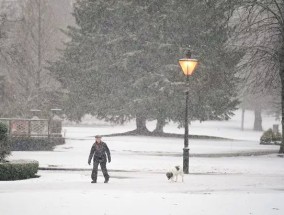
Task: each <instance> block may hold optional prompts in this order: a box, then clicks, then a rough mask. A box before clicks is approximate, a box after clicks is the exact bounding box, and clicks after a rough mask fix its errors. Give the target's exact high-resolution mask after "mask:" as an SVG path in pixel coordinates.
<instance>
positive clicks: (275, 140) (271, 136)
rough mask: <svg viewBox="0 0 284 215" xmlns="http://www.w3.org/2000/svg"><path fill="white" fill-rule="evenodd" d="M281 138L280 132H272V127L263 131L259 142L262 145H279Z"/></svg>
mask: <svg viewBox="0 0 284 215" xmlns="http://www.w3.org/2000/svg"><path fill="white" fill-rule="evenodd" d="M281 140H282V135H281V133H280V132H276V133H275V132H273V130H272V129H269V130H267V131H265V132H264V133H263V135H262V136H261V138H260V144H263V145H270V144H272V145H280V144H281Z"/></svg>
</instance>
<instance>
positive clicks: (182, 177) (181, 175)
mask: <svg viewBox="0 0 284 215" xmlns="http://www.w3.org/2000/svg"><path fill="white" fill-rule="evenodd" d="M183 176H184V175H183V174H182V175H181V181H182V182H183Z"/></svg>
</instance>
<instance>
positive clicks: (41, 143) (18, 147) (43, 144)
mask: <svg viewBox="0 0 284 215" xmlns="http://www.w3.org/2000/svg"><path fill="white" fill-rule="evenodd" d="M9 142H10V145H11V150H12V151H52V150H53V149H54V147H55V146H57V145H61V144H64V143H65V139H64V138H50V139H48V138H45V137H32V138H31V137H10V138H9Z"/></svg>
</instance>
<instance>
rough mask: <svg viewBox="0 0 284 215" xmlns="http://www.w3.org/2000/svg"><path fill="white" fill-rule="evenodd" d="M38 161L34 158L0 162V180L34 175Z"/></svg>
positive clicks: (18, 178)
mask: <svg viewBox="0 0 284 215" xmlns="http://www.w3.org/2000/svg"><path fill="white" fill-rule="evenodd" d="M38 166H39V163H38V161H34V160H18V161H11V162H6V163H0V181H12V180H21V179H28V178H33V177H35V175H36V173H37V171H38Z"/></svg>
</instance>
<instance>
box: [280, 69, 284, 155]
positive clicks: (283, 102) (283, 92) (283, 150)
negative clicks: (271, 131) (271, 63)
mask: <svg viewBox="0 0 284 215" xmlns="http://www.w3.org/2000/svg"><path fill="white" fill-rule="evenodd" d="M282 65H283V64H282ZM280 77H281V110H282V121H281V124H282V142H281V146H280V150H279V153H280V154H284V66H283V67H282V68H281V70H280Z"/></svg>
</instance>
